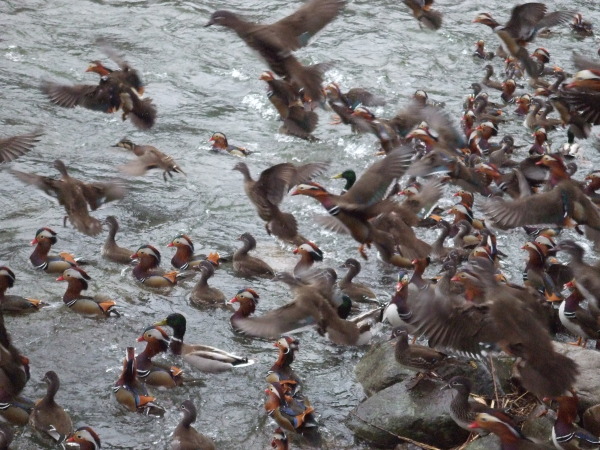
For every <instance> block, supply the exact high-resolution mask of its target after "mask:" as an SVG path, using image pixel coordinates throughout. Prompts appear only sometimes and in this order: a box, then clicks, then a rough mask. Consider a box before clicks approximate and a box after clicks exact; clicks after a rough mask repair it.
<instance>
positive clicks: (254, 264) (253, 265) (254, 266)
mask: <svg viewBox="0 0 600 450" xmlns="http://www.w3.org/2000/svg"><path fill="white" fill-rule="evenodd" d="M238 240H239V241H242V243H243V245H242V247H241V248H239V249H237V250H236V251H235V253H234V254H233V270H234V272H235V273H236V275H238V276H240V277H256V276H259V277H260V276H263V277H272V276H273V275H275V271H274V270H273V269H272V268H271V266H269V265H268V264H267V263H266V262H264V261H263V260H262V259H258V258H255V257H254V256H250V255H248V252H249V251H251V250H254V249H255V248H256V239H254V236H252V235H251V234H250V233H244V234H242V235H241V236H240V237H239V238H238Z"/></svg>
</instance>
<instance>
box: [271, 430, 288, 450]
mask: <svg viewBox="0 0 600 450" xmlns="http://www.w3.org/2000/svg"><path fill="white" fill-rule="evenodd" d="M271 448H274V449H275V450H288V448H289V446H288V438H287V436H286V435H285V433H284V432H283V430H282V429H281V428H279V427H277V428H276V429H275V431H274V432H273V439H272V440H271Z"/></svg>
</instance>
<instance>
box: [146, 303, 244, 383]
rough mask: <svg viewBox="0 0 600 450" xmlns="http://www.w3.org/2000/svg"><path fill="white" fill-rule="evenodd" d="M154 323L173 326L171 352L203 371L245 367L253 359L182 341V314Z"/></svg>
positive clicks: (183, 334) (174, 314) (171, 315)
mask: <svg viewBox="0 0 600 450" xmlns="http://www.w3.org/2000/svg"><path fill="white" fill-rule="evenodd" d="M154 325H158V326H164V325H167V326H169V327H171V328H173V336H172V337H171V343H170V345H169V348H170V349H171V353H173V354H175V355H181V356H182V357H183V360H184V361H185V362H187V363H188V364H190V365H191V366H194V367H195V368H197V369H199V370H201V371H203V372H224V371H227V370H231V369H234V368H240V367H246V366H250V365H252V364H254V361H253V360H251V359H248V358H245V357H241V356H237V355H234V354H231V353H228V352H226V351H223V350H220V349H218V348H215V347H209V346H208V345H189V344H186V343H184V342H183V337H184V336H185V331H186V319H185V317H184V316H183V315H182V314H179V313H173V314H169V315H168V316H167V318H166V319H164V320H161V321H160V322H156V323H155V324H154Z"/></svg>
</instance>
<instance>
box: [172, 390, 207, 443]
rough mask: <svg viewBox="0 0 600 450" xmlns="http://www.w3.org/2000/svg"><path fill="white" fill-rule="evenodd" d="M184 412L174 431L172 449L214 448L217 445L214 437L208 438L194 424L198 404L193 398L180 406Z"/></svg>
mask: <svg viewBox="0 0 600 450" xmlns="http://www.w3.org/2000/svg"><path fill="white" fill-rule="evenodd" d="M180 409H181V411H182V412H183V417H182V418H181V422H179V425H177V428H175V431H173V437H172V439H171V450H188V449H189V450H191V449H200V450H214V449H216V448H217V447H216V446H215V444H214V442H213V441H212V439H209V438H207V437H206V436H204V435H203V434H202V433H199V432H198V431H196V429H195V428H194V427H193V426H192V424H193V423H194V422H195V421H196V414H197V413H196V406H195V405H194V403H193V402H192V401H191V400H185V401H184V402H183V403H182V404H181V407H180Z"/></svg>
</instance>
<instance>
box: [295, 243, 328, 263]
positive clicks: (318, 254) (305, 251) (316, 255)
mask: <svg viewBox="0 0 600 450" xmlns="http://www.w3.org/2000/svg"><path fill="white" fill-rule="evenodd" d="M293 253H294V255H301V256H302V257H304V256H305V255H306V256H307V257H309V258H311V259H312V260H313V261H323V251H322V250H321V249H320V248H319V247H317V246H316V244H313V243H312V242H308V241H307V242H305V243H304V244H302V245H299V246H298V247H296V248H295V249H294V250H293Z"/></svg>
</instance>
